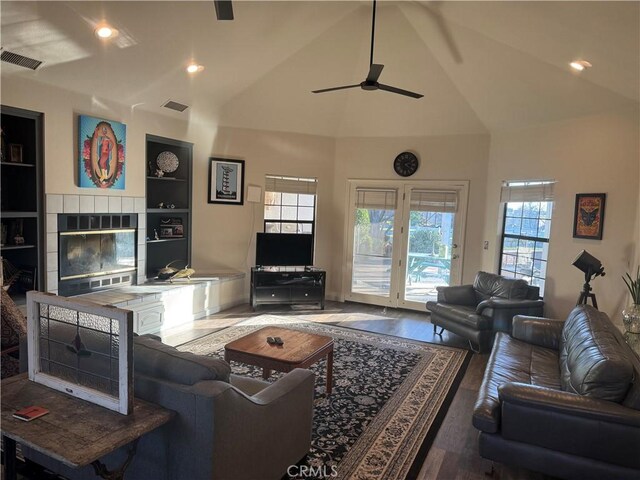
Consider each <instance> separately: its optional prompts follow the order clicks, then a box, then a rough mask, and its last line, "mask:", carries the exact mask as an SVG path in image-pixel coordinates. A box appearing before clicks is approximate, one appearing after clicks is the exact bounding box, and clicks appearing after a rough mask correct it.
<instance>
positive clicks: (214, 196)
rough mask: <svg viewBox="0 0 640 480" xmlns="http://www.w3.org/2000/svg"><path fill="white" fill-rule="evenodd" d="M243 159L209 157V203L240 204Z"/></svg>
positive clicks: (242, 186) (242, 189)
mask: <svg viewBox="0 0 640 480" xmlns="http://www.w3.org/2000/svg"><path fill="white" fill-rule="evenodd" d="M243 192H244V160H227V159H223V158H213V157H211V158H210V159H209V198H208V199H207V201H208V202H209V203H222V204H227V205H242V204H243V203H244V199H243Z"/></svg>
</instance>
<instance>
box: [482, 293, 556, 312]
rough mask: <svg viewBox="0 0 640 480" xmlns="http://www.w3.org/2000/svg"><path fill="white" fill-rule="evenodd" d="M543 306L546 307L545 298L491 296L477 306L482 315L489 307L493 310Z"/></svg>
mask: <svg viewBox="0 0 640 480" xmlns="http://www.w3.org/2000/svg"><path fill="white" fill-rule="evenodd" d="M542 307H544V300H509V299H507V298H500V297H491V298H489V299H487V300H483V301H481V302H480V303H479V304H478V306H477V307H476V313H477V314H479V315H482V312H483V311H484V310H485V309H487V308H491V309H493V310H516V311H522V310H526V309H529V308H542ZM514 313H515V312H514Z"/></svg>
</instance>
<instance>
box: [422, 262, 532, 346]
mask: <svg viewBox="0 0 640 480" xmlns="http://www.w3.org/2000/svg"><path fill="white" fill-rule="evenodd" d="M437 290H438V298H437V301H435V302H433V301H430V302H427V310H429V311H430V312H431V323H433V331H434V332H436V327H441V328H442V329H445V330H449V331H450V332H453V333H455V334H457V335H460V336H462V337H464V338H466V339H467V340H469V342H470V343H471V344H472V349H474V350H476V351H478V352H480V353H484V352H488V351H489V350H490V348H491V342H492V341H493V337H494V334H495V332H511V322H512V319H513V317H514V316H515V315H542V311H543V307H544V302H543V301H542V300H540V290H539V289H538V287H534V286H530V285H529V284H527V282H526V281H524V280H521V279H508V278H504V277H501V276H500V275H496V274H493V273H487V272H478V274H477V275H476V278H475V281H474V282H473V285H461V286H454V287H438V288H437ZM474 346H475V348H474Z"/></svg>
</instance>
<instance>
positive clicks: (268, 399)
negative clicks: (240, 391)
mask: <svg viewBox="0 0 640 480" xmlns="http://www.w3.org/2000/svg"><path fill="white" fill-rule="evenodd" d="M314 386H315V374H314V373H313V372H312V371H311V370H305V369H302V368H296V369H295V370H293V371H291V372H289V373H287V374H286V375H285V376H284V377H282V378H281V379H279V380H278V381H277V382H274V383H272V384H271V385H269V386H268V387H267V388H265V389H264V390H261V391H260V392H258V393H257V394H255V395H253V396H252V397H250V398H251V400H252V401H253V402H255V403H257V404H260V405H268V404H270V403H272V402H275V401H277V400H278V399H279V398H283V397H285V396H287V395H288V394H289V393H290V392H292V391H293V390H295V389H303V390H305V391H306V393H307V395H308V397H309V399H310V400H311V402H313V394H314Z"/></svg>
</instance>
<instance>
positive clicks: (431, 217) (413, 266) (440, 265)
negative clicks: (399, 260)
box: [404, 211, 455, 302]
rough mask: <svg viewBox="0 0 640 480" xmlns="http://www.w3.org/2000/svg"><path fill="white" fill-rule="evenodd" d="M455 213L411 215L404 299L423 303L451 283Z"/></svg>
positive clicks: (426, 212)
mask: <svg viewBox="0 0 640 480" xmlns="http://www.w3.org/2000/svg"><path fill="white" fill-rule="evenodd" d="M454 221H455V214H454V213H443V212H428V211H411V212H410V214H409V249H408V253H407V258H406V265H407V277H406V279H405V294H404V299H405V300H407V301H415V302H426V301H427V300H432V299H435V298H436V297H437V291H436V287H439V286H448V285H450V283H451V253H452V250H453V247H452V245H453V226H454Z"/></svg>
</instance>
